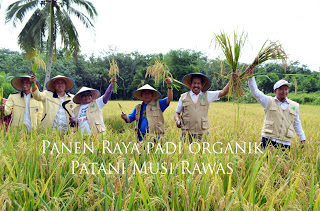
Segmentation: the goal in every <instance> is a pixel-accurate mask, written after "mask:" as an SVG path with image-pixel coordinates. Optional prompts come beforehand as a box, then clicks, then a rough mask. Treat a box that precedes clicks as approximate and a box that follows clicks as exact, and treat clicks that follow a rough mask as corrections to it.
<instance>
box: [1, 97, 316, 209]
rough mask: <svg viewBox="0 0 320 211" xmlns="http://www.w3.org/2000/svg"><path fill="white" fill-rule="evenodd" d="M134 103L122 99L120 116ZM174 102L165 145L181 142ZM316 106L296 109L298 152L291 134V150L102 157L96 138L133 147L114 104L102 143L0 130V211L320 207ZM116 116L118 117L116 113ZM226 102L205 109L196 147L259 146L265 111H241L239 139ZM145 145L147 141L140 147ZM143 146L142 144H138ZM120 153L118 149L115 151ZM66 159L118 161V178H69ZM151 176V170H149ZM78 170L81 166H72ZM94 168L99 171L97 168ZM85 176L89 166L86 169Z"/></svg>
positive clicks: (75, 136) (127, 126)
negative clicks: (164, 166) (161, 168)
mask: <svg viewBox="0 0 320 211" xmlns="http://www.w3.org/2000/svg"><path fill="white" fill-rule="evenodd" d="M135 104H136V102H134V101H122V102H121V105H122V106H123V110H124V112H129V111H130V110H131V109H133V107H134V105H135ZM176 105H177V103H176V102H172V103H171V105H170V107H169V108H168V109H167V110H166V111H165V112H164V116H165V123H166V135H165V137H164V139H163V140H162V142H163V145H164V143H165V142H173V143H178V142H180V131H179V129H178V128H176V127H174V125H175V123H174V119H173V115H174V112H175V108H176ZM318 110H319V107H318V106H309V105H301V107H300V119H301V122H302V126H303V128H304V130H305V132H306V136H307V142H306V146H305V148H304V149H300V147H299V146H300V145H299V141H298V138H297V137H295V138H294V140H293V143H292V146H291V151H290V152H289V153H283V152H282V151H278V150H268V151H265V152H264V153H263V154H261V153H257V154H249V153H238V154H232V153H231V152H230V151H228V152H227V153H226V154H208V153H206V154H202V153H198V154H192V153H190V152H189V150H188V147H189V144H187V143H183V144H182V151H183V153H181V154H179V153H178V152H176V153H174V154H170V155H168V154H161V153H150V154H148V153H147V151H146V150H144V147H146V146H143V145H142V146H139V147H140V149H141V150H142V153H141V155H138V154H137V153H133V154H130V153H128V154H120V153H116V154H102V152H103V148H102V141H101V139H104V140H108V141H110V143H111V145H113V146H114V145H116V144H117V143H120V142H125V143H129V142H131V143H134V142H135V137H134V130H133V128H134V123H132V124H125V123H124V122H123V121H122V120H121V118H120V114H121V111H119V109H118V101H110V102H108V105H107V106H106V107H105V108H104V119H105V123H106V126H107V131H108V132H107V133H106V134H105V135H104V136H103V137H102V138H97V137H96V138H91V139H89V138H88V137H84V136H81V135H79V134H78V133H74V134H65V135H62V134H59V133H57V132H56V133H52V132H51V131H43V132H41V131H39V130H33V131H31V133H29V134H26V133H25V131H24V130H21V131H20V130H19V131H17V130H11V129H9V130H8V131H5V130H4V128H2V129H1V130H0V135H1V136H0V137H1V141H0V157H1V159H0V175H1V179H0V207H1V208H2V209H4V210H16V209H25V210H40V209H45V210H267V209H268V210H269V209H270V210H318V209H319V208H320V204H319V203H320V187H319V183H320V153H319V147H320V141H319V140H320V139H319V138H320V132H319V128H318V125H319V124H320V116H319V115H320V114H319V112H317V111H318ZM116 111H118V112H116ZM234 115H235V114H234V112H233V105H232V103H214V104H213V105H212V106H211V107H210V110H209V121H210V129H209V136H208V137H207V139H205V140H203V141H202V142H208V143H211V144H212V143H216V142H221V143H222V144H227V143H230V144H231V145H232V146H235V144H236V142H238V143H239V144H241V143H243V142H247V143H248V142H255V141H258V142H259V141H260V132H261V127H262V123H263V108H262V107H261V106H260V105H258V104H251V105H245V106H244V109H241V110H240V117H241V118H240V121H241V124H242V127H241V129H240V130H241V131H240V132H241V133H240V135H236V134H234V133H233V127H234V122H233V120H232V119H233V118H234ZM42 140H49V141H50V142H51V143H54V142H56V143H57V144H61V143H65V144H66V145H68V144H69V143H70V142H81V143H84V142H85V143H87V144H89V145H90V143H91V141H93V143H94V147H95V149H96V151H95V153H84V152H81V153H79V154H75V153H72V154H70V153H65V154H62V153H60V154H57V153H53V154H50V153H49V152H47V153H45V154H43V153H42V143H41V142H42ZM144 143H146V142H144ZM142 144H143V143H142ZM120 148H121V150H123V151H124V150H125V149H124V147H123V146H122V147H120ZM247 149H248V148H247ZM72 161H79V163H82V162H84V163H90V162H97V163H105V164H106V163H113V164H115V163H117V162H123V163H124V165H125V166H126V168H125V171H124V172H123V173H122V174H116V173H113V174H96V175H91V174H88V175H86V174H79V171H78V172H76V174H72V169H71V166H72ZM182 161H188V162H189V169H190V170H192V169H193V168H194V167H195V166H196V165H197V164H201V163H202V162H204V163H214V162H217V163H221V164H222V165H223V166H224V167H225V166H226V164H227V163H229V162H230V163H232V167H233V173H232V174H230V175H229V174H223V173H222V172H221V171H220V172H219V173H218V174H211V173H206V174H205V173H203V171H202V172H201V174H200V173H199V172H197V171H195V174H189V173H185V174H183V171H182V167H181V165H175V166H174V168H173V170H172V174H171V173H170V172H167V173H165V174H159V173H158V174H151V173H148V174H144V173H143V172H141V173H137V172H136V173H135V174H134V172H133V165H134V162H136V163H138V164H139V165H142V164H143V163H144V162H145V163H146V164H147V165H150V164H155V163H157V162H160V163H163V162H167V163H173V164H179V163H180V162H182ZM154 166H155V168H154V169H153V170H154V171H156V170H157V167H156V165H154ZM78 170H79V169H78ZM95 170H96V171H97V170H98V168H96V169H95ZM90 171H91V169H90Z"/></svg>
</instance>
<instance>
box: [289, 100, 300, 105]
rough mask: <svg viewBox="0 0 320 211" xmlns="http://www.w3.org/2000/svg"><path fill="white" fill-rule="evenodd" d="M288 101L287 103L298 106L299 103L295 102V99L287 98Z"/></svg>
mask: <svg viewBox="0 0 320 211" xmlns="http://www.w3.org/2000/svg"><path fill="white" fill-rule="evenodd" d="M287 101H288V103H289V104H293V105H295V106H299V103H297V102H296V101H293V100H290V99H287Z"/></svg>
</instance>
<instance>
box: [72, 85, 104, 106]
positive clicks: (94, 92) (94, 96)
mask: <svg viewBox="0 0 320 211" xmlns="http://www.w3.org/2000/svg"><path fill="white" fill-rule="evenodd" d="M87 91H90V92H91V94H92V99H93V100H96V99H97V98H98V97H100V95H101V94H100V92H99V91H98V90H96V89H92V88H88V87H85V86H83V87H81V89H80V90H79V91H78V92H77V94H76V95H75V96H74V97H73V102H74V103H76V104H80V102H81V100H80V99H81V93H83V92H87Z"/></svg>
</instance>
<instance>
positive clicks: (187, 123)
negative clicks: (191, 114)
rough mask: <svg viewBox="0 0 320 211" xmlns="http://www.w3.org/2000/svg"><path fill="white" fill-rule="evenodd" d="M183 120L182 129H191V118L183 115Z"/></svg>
mask: <svg viewBox="0 0 320 211" xmlns="http://www.w3.org/2000/svg"><path fill="white" fill-rule="evenodd" d="M181 121H182V127H181V129H184V130H189V129H190V119H189V118H186V117H183V119H182V118H181Z"/></svg>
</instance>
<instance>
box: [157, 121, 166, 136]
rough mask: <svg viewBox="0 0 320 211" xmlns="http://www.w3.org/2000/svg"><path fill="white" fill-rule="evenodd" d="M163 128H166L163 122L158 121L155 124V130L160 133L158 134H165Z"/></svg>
mask: <svg viewBox="0 0 320 211" xmlns="http://www.w3.org/2000/svg"><path fill="white" fill-rule="evenodd" d="M163 128H164V125H163V123H162V122H157V123H156V124H155V132H156V133H158V134H163V133H164V130H163Z"/></svg>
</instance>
